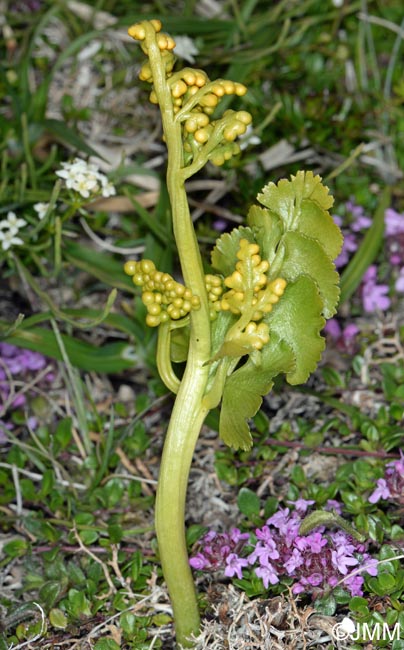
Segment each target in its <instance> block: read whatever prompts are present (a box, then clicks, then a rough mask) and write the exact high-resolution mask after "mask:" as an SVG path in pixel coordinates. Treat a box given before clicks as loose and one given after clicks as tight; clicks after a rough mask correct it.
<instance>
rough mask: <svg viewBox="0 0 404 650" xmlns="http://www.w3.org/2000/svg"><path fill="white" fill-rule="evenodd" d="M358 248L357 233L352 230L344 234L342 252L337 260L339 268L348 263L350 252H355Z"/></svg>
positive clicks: (336, 264) (336, 263)
mask: <svg viewBox="0 0 404 650" xmlns="http://www.w3.org/2000/svg"><path fill="white" fill-rule="evenodd" d="M357 248H358V244H357V241H356V237H355V235H354V234H353V233H350V232H348V233H346V234H344V243H343V244H342V249H341V252H340V254H339V255H338V257H337V259H336V260H335V266H336V267H337V269H340V268H341V267H342V266H346V265H347V264H348V261H349V258H350V253H354V252H355V251H356V249H357Z"/></svg>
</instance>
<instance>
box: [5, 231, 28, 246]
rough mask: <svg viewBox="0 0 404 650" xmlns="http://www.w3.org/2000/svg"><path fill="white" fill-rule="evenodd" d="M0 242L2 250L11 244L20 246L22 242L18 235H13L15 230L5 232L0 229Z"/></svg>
mask: <svg viewBox="0 0 404 650" xmlns="http://www.w3.org/2000/svg"><path fill="white" fill-rule="evenodd" d="M0 242H1V247H2V249H3V251H8V249H9V248H10V247H11V246H21V244H23V243H24V242H23V241H22V239H20V237H16V236H15V232H13V231H12V230H8V231H7V232H4V231H3V230H0Z"/></svg>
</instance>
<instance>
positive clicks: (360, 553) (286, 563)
mask: <svg viewBox="0 0 404 650" xmlns="http://www.w3.org/2000/svg"><path fill="white" fill-rule="evenodd" d="M288 503H289V505H288V507H285V508H280V509H279V510H278V511H277V512H275V513H274V514H273V515H272V516H271V517H269V518H268V519H267V520H266V523H265V525H263V526H261V527H260V528H257V529H256V530H255V533H254V534H253V533H241V532H240V530H238V529H237V528H233V529H232V530H230V532H229V533H216V532H215V531H209V532H208V533H206V534H205V535H204V536H203V537H202V538H201V539H200V541H199V542H198V544H197V545H196V549H195V550H196V552H195V553H194V554H193V555H192V556H191V558H190V565H191V567H193V568H194V569H198V570H200V571H218V570H219V571H221V572H222V573H223V574H224V576H226V577H228V578H234V577H236V578H237V579H238V584H239V585H240V586H242V587H243V588H244V589H245V590H246V591H247V593H249V594H250V595H254V594H257V593H264V592H265V591H267V590H268V589H271V590H272V591H273V590H274V587H275V586H279V587H281V586H282V585H283V586H285V585H290V586H291V589H292V593H294V594H304V595H306V596H307V595H311V597H312V599H313V600H316V599H318V598H326V597H327V596H329V595H331V594H332V592H333V590H334V589H335V587H337V586H339V585H341V586H342V588H343V589H344V590H345V591H346V592H347V593H348V594H349V595H350V596H363V593H364V592H363V586H364V580H365V578H364V576H365V575H366V574H367V575H369V576H376V575H377V560H376V559H374V558H373V557H372V556H371V555H370V554H369V553H368V552H367V550H366V548H367V544H366V543H365V542H364V541H363V539H362V538H361V540H360V541H359V540H358V534H357V533H356V531H353V530H351V531H350V532H347V530H349V528H348V529H347V530H330V528H329V526H325V525H319V526H316V527H315V528H314V529H313V530H312V531H311V532H309V533H307V534H304V532H303V531H304V528H305V522H307V521H308V519H307V517H306V516H307V515H310V512H309V508H310V506H312V505H313V504H314V503H315V502H314V500H306V499H302V498H300V499H298V500H297V501H294V502H288ZM337 505H339V504H337ZM332 506H333V508H335V504H334V503H333V504H332ZM313 514H314V516H316V513H311V515H313ZM329 522H330V523H331V522H332V515H331V514H330V517H329ZM340 523H342V525H343V526H344V527H345V528H347V525H346V522H345V523H344V522H343V521H342V520H340ZM352 533H353V534H352ZM257 578H258V579H259V582H261V587H260V585H259V582H257Z"/></svg>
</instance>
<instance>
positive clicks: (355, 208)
mask: <svg viewBox="0 0 404 650" xmlns="http://www.w3.org/2000/svg"><path fill="white" fill-rule="evenodd" d="M345 208H346V209H347V211H348V212H349V213H350V214H351V217H352V221H351V224H350V226H351V229H352V230H354V231H355V232H359V231H361V230H365V229H366V228H369V227H370V226H371V225H372V220H371V219H369V217H368V216H366V215H365V210H364V208H363V206H362V205H357V204H356V203H354V202H353V201H347V202H346V203H345Z"/></svg>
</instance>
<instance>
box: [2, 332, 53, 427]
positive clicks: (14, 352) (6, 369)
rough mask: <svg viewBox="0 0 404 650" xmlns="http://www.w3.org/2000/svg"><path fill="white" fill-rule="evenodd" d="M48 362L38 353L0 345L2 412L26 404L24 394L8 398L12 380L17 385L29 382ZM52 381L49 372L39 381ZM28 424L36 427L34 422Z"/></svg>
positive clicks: (4, 344) (7, 344)
mask: <svg viewBox="0 0 404 650" xmlns="http://www.w3.org/2000/svg"><path fill="white" fill-rule="evenodd" d="M48 362H49V361H48V359H46V357H44V356H43V355H42V354H40V353H39V352H32V351H31V350H25V349H22V348H18V347H16V346H15V345H11V344H10V343H0V404H1V403H2V404H3V411H4V410H5V409H8V408H10V407H11V408H13V409H16V408H19V407H21V406H24V404H26V403H27V396H26V393H24V394H23V393H20V394H17V396H16V397H14V398H12V397H10V396H12V394H13V385H12V384H13V382H14V380H15V381H16V382H19V384H20V383H21V382H26V381H30V380H31V379H33V378H34V377H35V373H36V372H38V371H39V370H42V369H43V368H45V367H46V365H47V363H48ZM53 379H54V376H53V373H51V372H49V373H48V374H47V375H46V376H45V377H44V378H43V379H41V381H42V383H47V384H49V383H50V382H52V381H53ZM17 385H18V384H17ZM28 397H29V395H28ZM30 424H31V425H32V424H34V426H36V425H35V420H33V419H31V420H30Z"/></svg>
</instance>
